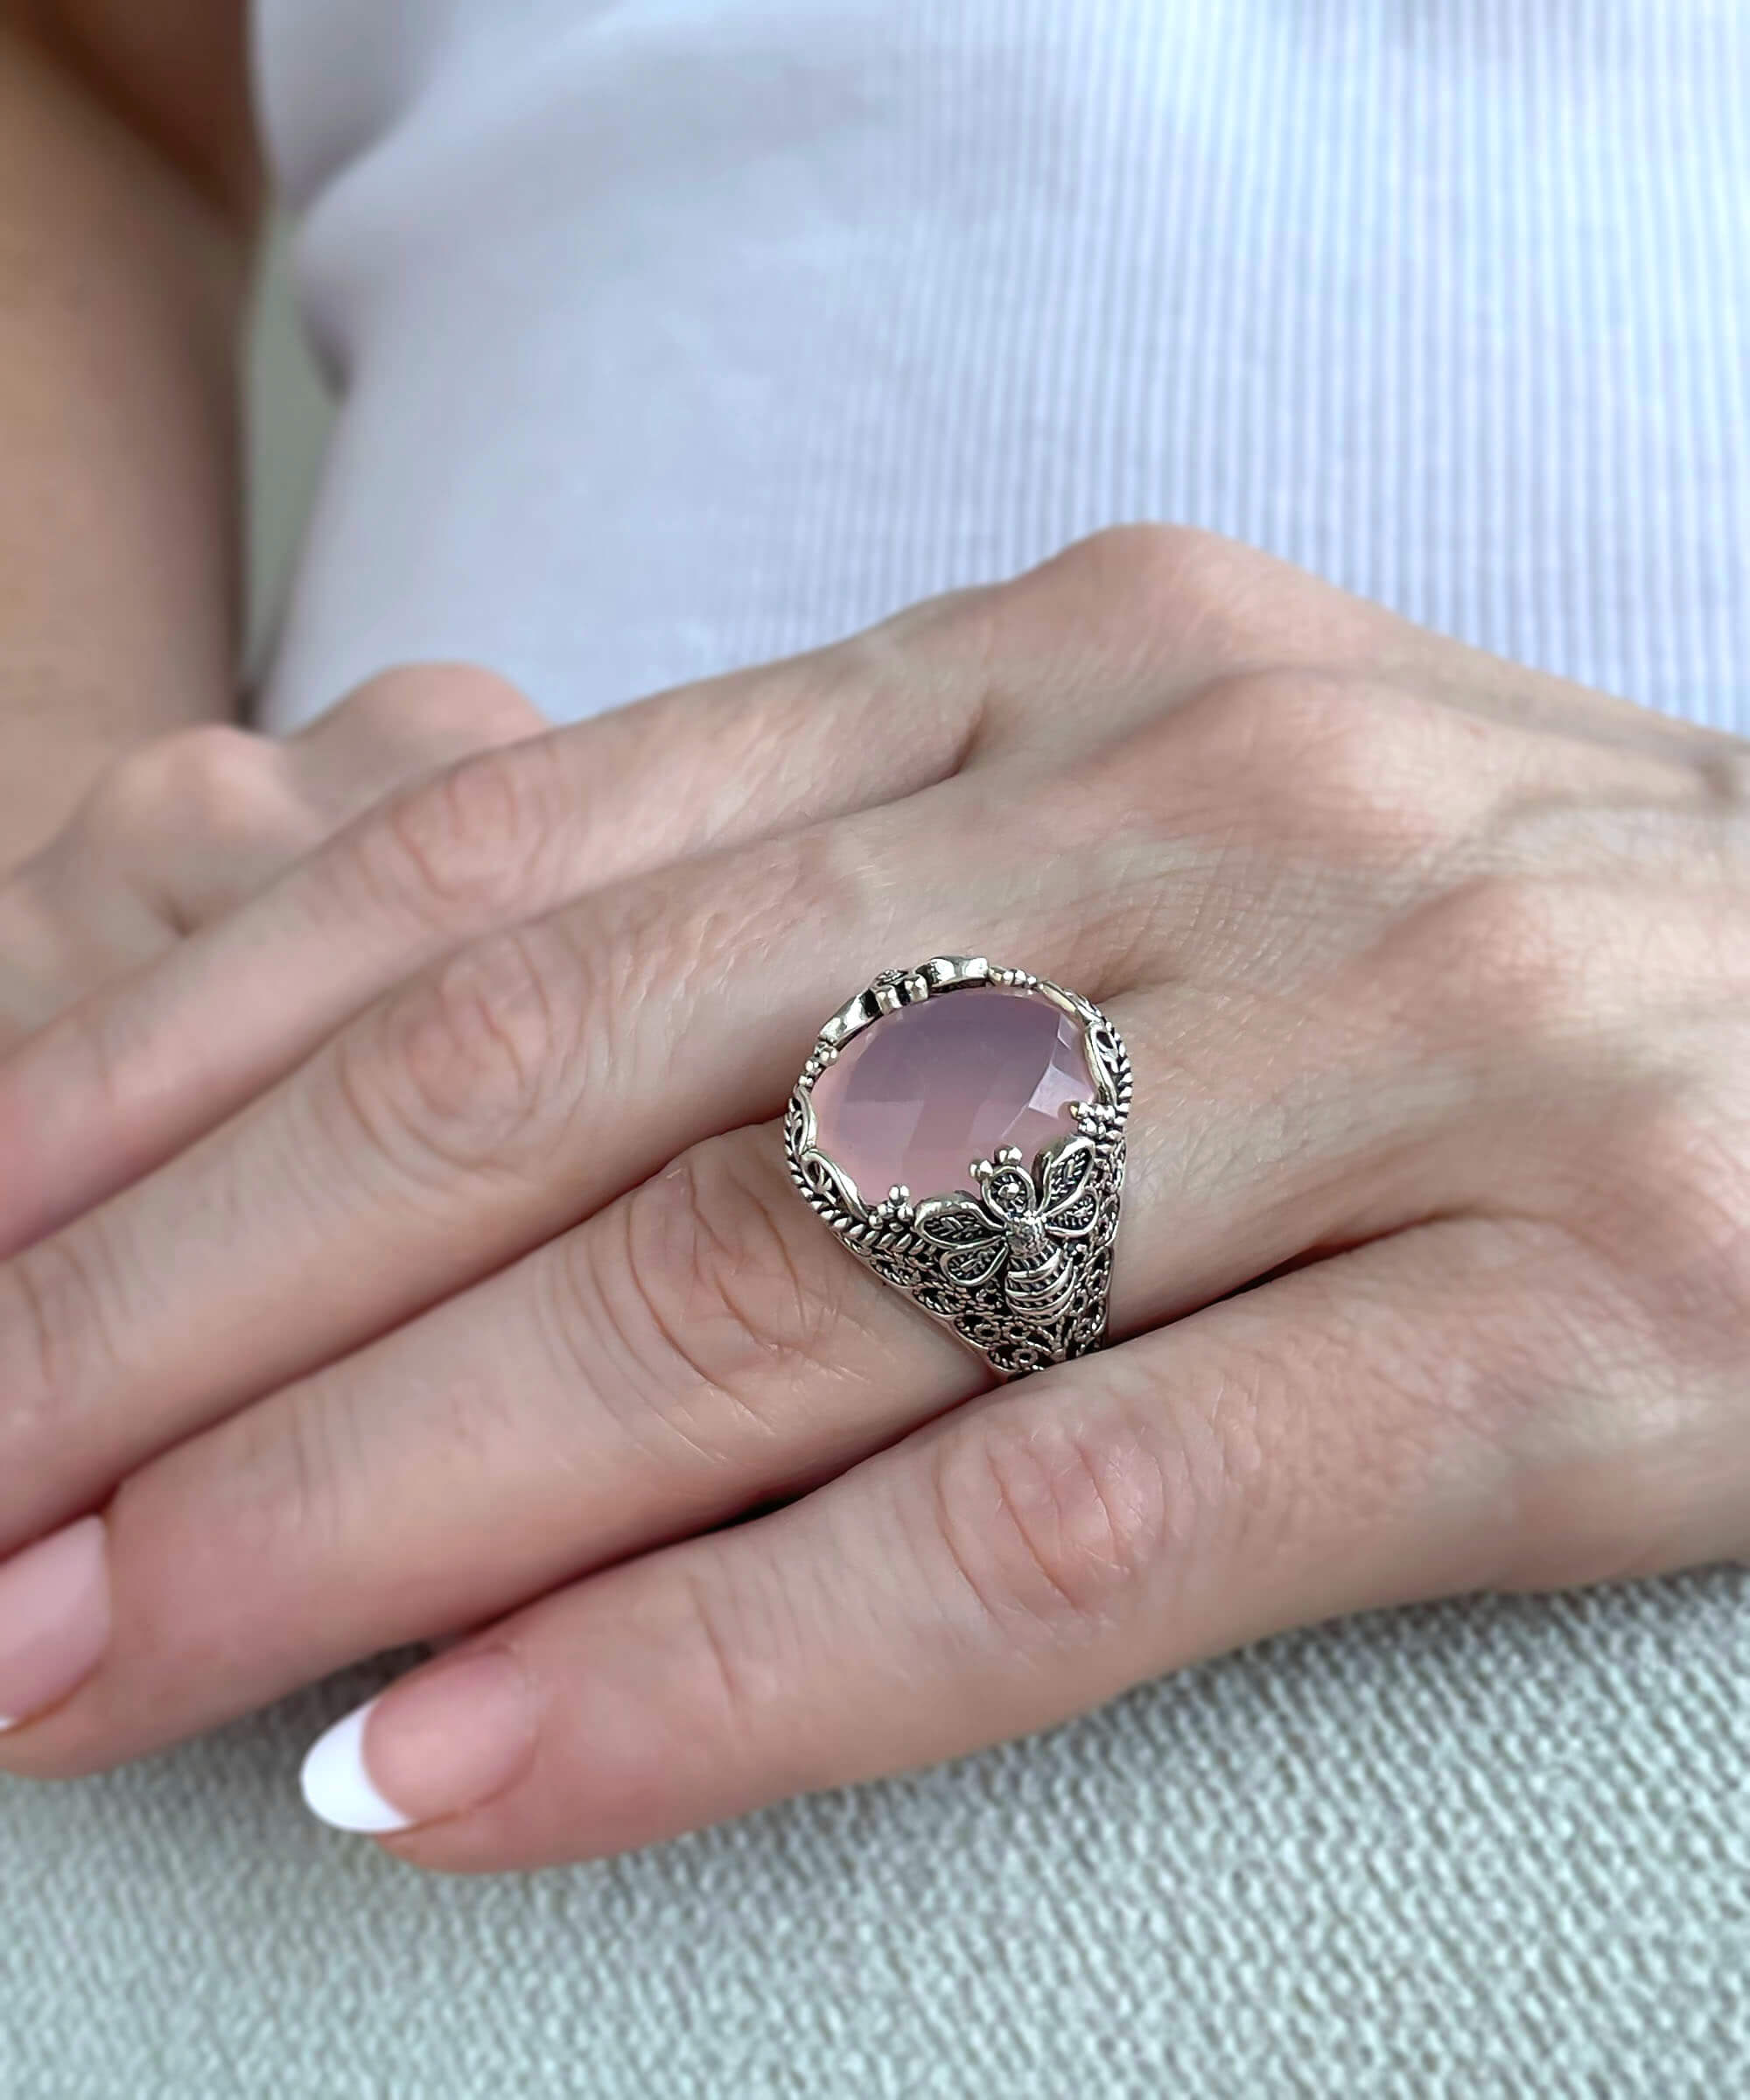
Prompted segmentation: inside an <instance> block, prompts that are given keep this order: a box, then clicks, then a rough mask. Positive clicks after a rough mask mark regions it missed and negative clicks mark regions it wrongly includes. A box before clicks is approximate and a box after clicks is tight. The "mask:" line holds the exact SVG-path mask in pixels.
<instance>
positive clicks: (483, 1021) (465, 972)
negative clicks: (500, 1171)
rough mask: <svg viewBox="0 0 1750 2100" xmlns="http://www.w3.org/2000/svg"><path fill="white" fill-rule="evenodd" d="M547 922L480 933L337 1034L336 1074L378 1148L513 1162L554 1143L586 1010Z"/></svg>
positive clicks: (455, 1162)
mask: <svg viewBox="0 0 1750 2100" xmlns="http://www.w3.org/2000/svg"><path fill="white" fill-rule="evenodd" d="M576 979H577V958H576V957H575V956H572V955H571V954H570V951H569V950H568V949H566V948H565V947H564V945H563V942H562V941H561V940H560V939H559V937H558V936H557V935H556V934H553V933H551V932H549V931H548V930H547V929H545V928H538V927H520V928H507V929H506V930H504V931H502V932H500V933H496V934H492V935H486V936H485V937H484V938H483V939H481V940H479V941H477V942H473V943H472V945H471V946H469V947H468V948H465V949H462V950H461V951H460V952H459V953H458V954H457V955H455V956H451V957H450V958H449V959H448V960H447V961H446V962H445V963H443V964H441V965H440V966H439V967H437V969H435V970H431V971H430V972H429V973H428V974H427V975H426V976H424V977H421V978H418V979H416V981H415V982H414V983H413V984H410V985H409V986H408V987H406V988H405V989H404V990H403V991H400V992H398V993H397V994H395V996H394V997H393V998H390V999H389V1000H388V1003H387V1004H386V1005H383V1006H381V1007H380V1008H379V1009H378V1010H377V1012H376V1015H375V1017H374V1020H373V1021H372V1022H371V1023H370V1024H369V1025H368V1026H366V1027H365V1028H364V1029H362V1030H360V1031H357V1032H353V1033H347V1034H346V1035H343V1036H342V1037H340V1038H339V1041H338V1042H337V1044H336V1046H335V1052H334V1054H335V1059H336V1067H335V1080H336V1083H337V1086H338V1088H339V1091H340V1093H341V1095H342V1096H343V1098H344V1100H345V1101H346V1104H347V1106H348V1107H349V1109H350V1110H351V1112H352V1115H353V1120H354V1121H355V1122H357V1123H360V1124H362V1125H363V1126H364V1128H365V1131H366V1133H367V1137H368V1138H370V1140H371V1141H372V1142H373V1143H374V1145H375V1146H376V1148H377V1149H378V1151H379V1152H381V1153H384V1154H386V1155H388V1157H389V1158H391V1159H400V1160H401V1161H402V1163H403V1164H405V1165H408V1166H412V1167H414V1168H424V1167H428V1166H430V1165H432V1164H434V1163H435V1164H436V1165H437V1166H440V1167H443V1168H446V1169H449V1168H455V1169H461V1170H478V1169H481V1168H485V1167H488V1166H497V1167H505V1166H516V1165H518V1164H520V1163H522V1162H524V1161H527V1160H528V1159H538V1158H539V1156H540V1154H541V1152H542V1151H543V1149H549V1148H550V1145H551V1141H552V1138H553V1136H554V1133H555V1130H556V1126H557V1125H558V1124H559V1123H560V1122H561V1121H562V1120H563V1116H564V1113H565V1110H566V1105H567V1103H568V1101H569V1099H570V1095H569V1093H568V1091H567V1079H566V1075H567V1074H568V1073H569V1072H570V1069H571V1059H572V1055H573V1053H574V1051H575V1049H576V1047H577V1041H578V1039H579V1036H580V1033H581V1029H582V1016H583V1014H584V1011H585V1002H584V999H583V998H582V996H581V993H580V990H579V987H578V984H577V981H576Z"/></svg>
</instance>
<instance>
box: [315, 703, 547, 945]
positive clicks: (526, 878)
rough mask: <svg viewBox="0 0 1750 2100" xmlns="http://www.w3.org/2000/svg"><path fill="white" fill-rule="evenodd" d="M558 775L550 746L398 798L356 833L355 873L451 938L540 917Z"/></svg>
mask: <svg viewBox="0 0 1750 2100" xmlns="http://www.w3.org/2000/svg"><path fill="white" fill-rule="evenodd" d="M557 765H558V761H557V759H556V753H555V752H554V750H553V747H552V746H551V745H550V744H549V743H548V742H547V741H546V740H545V739H534V740H533V741H531V742H528V743H526V744H521V745H517V746H513V747H511V748H509V749H507V750H503V751H487V752H481V753H477V754H476V755H474V756H473V757H472V758H466V759H464V760H461V762H460V763H459V764H458V765H455V766H452V767H449V768H448V769H447V770H446V771H444V772H443V773H440V774H437V776H436V777H435V778H433V779H430V780H426V781H421V782H419V783H418V784H417V785H416V786H415V787H413V788H409V789H406V790H405V791H403V792H402V794H400V795H395V796H393V797H391V798H390V800H389V801H388V802H387V803H386V804H385V805H384V807H383V809H381V811H380V812H379V813H378V814H377V815H376V816H374V817H373V818H372V819H371V820H370V821H369V822H367V823H366V824H364V825H363V826H362V827H361V828H360V830H359V831H358V832H357V833H356V835H355V837H354V842H353V857H352V866H351V870H350V872H352V873H353V876H354V877H355V878H356V879H357V880H358V882H359V883H360V886H362V888H363V889H364V891H365V893H366V894H367V897H368V898H369V899H370V900H371V901H372V903H374V904H375V905H377V906H379V907H388V909H389V910H390V911H392V912H394V913H395V914H404V915H406V916H408V917H409V918H411V919H412V920H413V921H414V922H415V924H416V925H418V926H421V927H423V928H429V929H431V930H434V931H436V932H437V933H440V934H444V935H465V934H468V933H472V932H474V931H476V930H479V929H482V928H487V927H491V926H494V925H497V924H499V923H500V922H501V921H504V920H505V919H507V918H509V917H511V916H513V915H516V914H523V913H528V912H532V911H535V910H537V909H539V908H540V907H541V905H542V902H543V901H544V900H545V898H546V894H547V888H548V886H547V884H546V883H545V882H544V880H543V879H542V878H543V872H544V870H545V868H546V865H547V863H548V859H549V853H550V851H551V842H552V840H553V839H554V837H556V835H557V832H558V828H559V822H560V818H561V816H562V810H561V807H560V803H561V789H562V782H561V781H560V780H559V779H558V777H557Z"/></svg>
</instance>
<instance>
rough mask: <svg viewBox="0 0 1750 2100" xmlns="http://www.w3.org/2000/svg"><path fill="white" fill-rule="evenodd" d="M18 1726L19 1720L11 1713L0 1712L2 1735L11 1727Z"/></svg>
mask: <svg viewBox="0 0 1750 2100" xmlns="http://www.w3.org/2000/svg"><path fill="white" fill-rule="evenodd" d="M17 1726H18V1722H17V1721H15V1720H14V1719H12V1717H11V1714H9V1713H0V1735H4V1734H5V1733H6V1731H7V1730H8V1729H9V1728H16V1727H17Z"/></svg>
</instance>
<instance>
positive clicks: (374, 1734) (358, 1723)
mask: <svg viewBox="0 0 1750 2100" xmlns="http://www.w3.org/2000/svg"><path fill="white" fill-rule="evenodd" d="M538 1719H539V1715H538V1713H537V1711H536V1704H535V1694H534V1691H533V1688H532V1687H531V1686H530V1684H529V1683H528V1678H527V1677H525V1676H524V1674H523V1671H522V1668H521V1664H520V1663H517V1661H516V1660H515V1658H514V1656H510V1655H508V1654H507V1652H506V1651H505V1650H504V1649H486V1650H484V1651H476V1652H475V1653H474V1654H472V1655H466V1656H457V1657H456V1659H455V1660H454V1661H453V1662H443V1663H434V1664H432V1665H431V1667H430V1669H427V1670H419V1671H417V1672H416V1674H415V1675H414V1676H413V1677H409V1678H407V1679H406V1680H405V1682H403V1683H402V1684H396V1685H394V1686H392V1687H391V1689H390V1690H389V1691H386V1692H383V1693H381V1694H380V1695H379V1696H378V1697H377V1698H374V1699H372V1700H370V1701H369V1702H368V1703H367V1705H363V1706H360V1707H359V1708H357V1709H356V1710H355V1711H354V1712H352V1713H349V1714H348V1715H347V1716H346V1719H344V1720H341V1721H337V1722H336V1723H335V1724H334V1726H332V1728H331V1729H330V1730H329V1731H328V1733H326V1734H325V1736H322V1737H321V1738H320V1739H319V1740H318V1741H317V1742H316V1744H315V1745H314V1747H312V1748H311V1752H310V1754H309V1756H308V1757H306V1758H305V1759H304V1772H303V1775H302V1783H303V1787H304V1803H305V1805H306V1806H307V1807H308V1808H309V1810H311V1813H312V1814H313V1815H316V1816H318V1817H321V1819H322V1821H323V1822H324V1823H328V1824H332V1825H333V1826H334V1828H335V1829H336V1830H337V1831H363V1832H368V1833H370V1834H372V1835H374V1836H379V1837H380V1836H382V1835H385V1834H386V1833H388V1831H408V1830H411V1829H413V1827H414V1826H415V1825H416V1824H422V1823H436V1822H437V1820H438V1819H439V1818H440V1817H445V1816H458V1815H460V1814H461V1813H462V1812H463V1811H464V1810H467V1809H475V1808H479V1806H480V1805H481V1803H484V1802H487V1801H490V1800H492V1798H493V1796H495V1795H498V1794H501V1793H502V1792H503V1791H504V1789H506V1788H507V1786H509V1785H510V1783H511V1782H512V1781H513V1780H514V1779H515V1778H517V1777H518V1775H520V1774H521V1772H522V1770H523V1769H524V1768H525V1767H526V1766H527V1765H528V1761H529V1759H530V1757H531V1756H532V1755H533V1754H534V1749H535V1726H536V1722H537V1720H538Z"/></svg>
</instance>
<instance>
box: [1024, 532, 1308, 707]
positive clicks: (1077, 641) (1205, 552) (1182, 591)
mask: <svg viewBox="0 0 1750 2100" xmlns="http://www.w3.org/2000/svg"><path fill="white" fill-rule="evenodd" d="M1273 566H1274V564H1271V563H1269V561H1268V557H1266V556H1261V555H1258V554H1257V553H1255V552H1254V551H1253V550H1251V549H1249V548H1244V547H1242V546H1240V545H1239V544H1238V543H1237V542H1234V541H1231V540H1225V539H1222V538H1221V537H1220V536H1219V535H1216V534H1214V533H1208V532H1201V531H1198V530H1196V529H1195V528H1192V527H1189V526H1182V525H1161V524H1138V525H1115V526H1109V527H1107V528H1105V529H1104V530H1103V531H1101V532H1096V533H1095V534H1092V535H1090V536H1089V537H1088V538H1086V539H1082V540H1078V541H1076V542H1075V543H1074V544H1073V545H1071V546H1069V547H1067V548H1066V549H1064V550H1063V551H1062V553H1061V554H1059V555H1057V556H1055V557H1054V559H1053V560H1051V561H1049V562H1047V563H1045V564H1044V565H1043V566H1042V567H1040V568H1038V569H1035V570H1031V571H1029V573H1028V574H1026V576H1023V577H1018V578H1017V579H1016V580H1015V581H1014V582H1013V583H1012V584H1005V585H1004V586H1002V587H1000V588H999V590H998V591H997V592H996V593H995V594H994V595H993V597H992V598H991V602H990V605H989V606H988V608H987V611H988V613H990V614H993V615H994V624H995V627H996V631H997V634H998V648H996V649H995V650H993V652H992V653H993V655H998V656H1000V657H1003V658H1013V659H1017V660H1021V661H1026V660H1034V661H1039V660H1041V659H1042V660H1043V661H1045V662H1054V663H1058V664H1061V662H1062V661H1063V655H1064V650H1065V647H1066V643H1068V646H1069V647H1071V648H1074V649H1075V650H1076V651H1078V652H1084V653H1085V652H1087V651H1088V650H1089V648H1092V649H1093V651H1094V652H1095V655H1094V659H1093V662H1092V663H1091V664H1089V666H1087V667H1086V668H1087V669H1089V670H1090V671H1091V672H1093V673H1094V674H1095V675H1096V676H1100V677H1103V678H1117V680H1119V681H1120V682H1126V681H1129V680H1131V679H1138V678H1140V679H1142V680H1144V681H1150V680H1161V681H1164V682H1166V683H1169V684H1170V683H1173V682H1174V681H1176V680H1182V678H1183V676H1184V662H1185V657H1186V653H1187V649H1188V648H1196V649H1200V650H1201V649H1202V648H1208V647H1211V646H1214V647H1216V648H1218V649H1219V650H1220V651H1221V652H1222V654H1223V655H1225V654H1227V653H1228V652H1229V651H1231V650H1232V648H1234V647H1235V646H1236V642H1237V641H1239V639H1240V638H1241V637H1242V636H1243V632H1244V624H1245V620H1246V619H1247V617H1248V616H1247V613H1246V610H1245V608H1246V606H1247V605H1248V603H1249V601H1250V598H1251V596H1252V595H1253V594H1254V593H1255V591H1256V589H1257V572H1258V570H1260V568H1270V567H1273Z"/></svg>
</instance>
